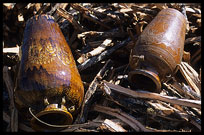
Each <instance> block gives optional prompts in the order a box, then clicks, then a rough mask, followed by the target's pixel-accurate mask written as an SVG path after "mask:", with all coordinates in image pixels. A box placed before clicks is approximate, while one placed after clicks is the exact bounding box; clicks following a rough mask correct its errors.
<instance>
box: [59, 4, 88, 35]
mask: <svg viewBox="0 0 204 135" xmlns="http://www.w3.org/2000/svg"><path fill="white" fill-rule="evenodd" d="M56 13H57V14H59V15H60V16H62V17H64V18H65V19H67V20H68V21H69V22H70V23H71V24H72V25H73V26H74V28H75V29H76V30H79V31H80V32H84V31H85V29H84V28H82V26H81V25H80V24H79V23H78V22H77V21H76V20H75V19H74V17H73V16H72V15H71V14H70V13H69V12H67V11H66V10H64V9H61V8H59V9H57V10H56Z"/></svg>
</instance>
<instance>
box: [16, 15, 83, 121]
mask: <svg viewBox="0 0 204 135" xmlns="http://www.w3.org/2000/svg"><path fill="white" fill-rule="evenodd" d="M83 96H84V88H83V84H82V81H81V78H80V75H79V73H78V70H77V67H76V64H75V61H74V58H73V56H72V52H71V50H70V48H69V46H68V44H67V42H66V40H65V38H64V36H63V34H62V32H61V30H60V28H59V26H58V24H57V23H55V21H54V18H53V17H52V16H49V15H39V16H34V17H32V18H31V19H29V20H28V21H27V22H26V28H25V32H24V41H23V46H22V59H21V64H20V70H19V75H18V79H17V87H16V90H15V101H16V105H17V107H18V108H19V110H20V111H21V110H25V109H27V108H28V107H31V108H32V109H33V110H34V111H35V112H36V113H40V112H41V111H43V110H44V109H46V107H47V105H48V104H49V105H50V104H59V106H61V104H62V100H63V97H65V98H64V100H63V104H64V106H65V108H66V109H67V110H69V108H70V107H73V106H74V108H75V110H74V111H73V112H69V111H65V112H67V115H69V118H68V119H69V120H67V121H68V122H67V123H66V122H65V123H61V124H71V123H72V119H73V118H72V115H75V114H76V112H77V111H78V109H79V107H80V106H81V103H82V100H83ZM45 101H46V102H45ZM57 109H58V110H60V107H59V108H58V107H52V109H50V110H51V111H53V110H57ZM66 109H65V110H66ZM33 121H34V120H33ZM33 123H35V122H33ZM56 123H57V122H56Z"/></svg>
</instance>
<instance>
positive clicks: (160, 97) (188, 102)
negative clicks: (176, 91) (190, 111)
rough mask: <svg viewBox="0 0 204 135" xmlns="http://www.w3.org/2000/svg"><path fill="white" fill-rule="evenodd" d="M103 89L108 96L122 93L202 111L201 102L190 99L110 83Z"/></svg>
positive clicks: (105, 83)
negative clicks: (112, 92)
mask: <svg viewBox="0 0 204 135" xmlns="http://www.w3.org/2000/svg"><path fill="white" fill-rule="evenodd" d="M103 86H104V87H103V88H104V90H105V92H106V94H108V95H110V94H111V90H110V89H112V90H114V91H117V92H120V93H122V94H124V95H127V96H131V97H134V98H147V99H154V100H161V101H165V102H169V103H172V104H178V105H183V106H188V107H195V108H199V109H201V101H199V100H189V99H180V98H177V97H170V96H163V95H160V94H157V93H153V92H147V91H133V90H130V89H127V88H124V87H121V86H118V85H114V84H111V83H108V82H105V81H104V83H103Z"/></svg>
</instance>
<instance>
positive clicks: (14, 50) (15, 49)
mask: <svg viewBox="0 0 204 135" xmlns="http://www.w3.org/2000/svg"><path fill="white" fill-rule="evenodd" d="M3 53H16V54H19V46H17V47H10V48H3Z"/></svg>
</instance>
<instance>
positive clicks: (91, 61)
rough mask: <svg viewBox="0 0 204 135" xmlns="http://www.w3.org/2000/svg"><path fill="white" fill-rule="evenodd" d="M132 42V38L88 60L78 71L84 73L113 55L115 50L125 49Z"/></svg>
mask: <svg viewBox="0 0 204 135" xmlns="http://www.w3.org/2000/svg"><path fill="white" fill-rule="evenodd" d="M129 41H130V38H128V39H126V40H124V41H122V42H121V43H119V44H117V45H114V46H113V47H112V48H110V49H109V50H106V51H104V52H103V53H101V54H99V55H97V56H94V57H92V58H90V59H88V60H86V61H85V62H84V63H82V64H81V65H79V66H78V70H79V71H82V70H85V69H86V68H88V67H90V66H92V65H94V64H96V63H97V62H99V61H101V60H103V59H105V58H106V57H107V56H109V55H111V54H112V53H113V52H114V51H115V50H117V49H119V48H121V47H124V46H125V45H127V43H128V42H129Z"/></svg>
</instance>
